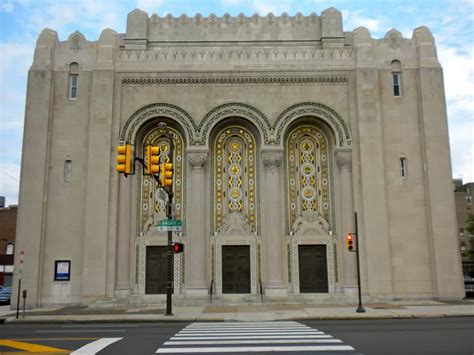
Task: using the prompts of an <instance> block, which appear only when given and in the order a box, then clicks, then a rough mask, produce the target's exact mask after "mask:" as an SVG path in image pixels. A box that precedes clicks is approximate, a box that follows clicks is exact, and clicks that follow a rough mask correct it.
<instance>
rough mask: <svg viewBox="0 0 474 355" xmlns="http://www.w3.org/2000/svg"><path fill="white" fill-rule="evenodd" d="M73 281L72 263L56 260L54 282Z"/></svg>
mask: <svg viewBox="0 0 474 355" xmlns="http://www.w3.org/2000/svg"><path fill="white" fill-rule="evenodd" d="M70 279H71V261H70V260H56V261H55V265H54V281H69V280H70Z"/></svg>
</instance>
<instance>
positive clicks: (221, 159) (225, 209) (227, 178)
mask: <svg viewBox="0 0 474 355" xmlns="http://www.w3.org/2000/svg"><path fill="white" fill-rule="evenodd" d="M255 149H256V145H255V138H254V137H253V135H252V134H251V133H250V132H249V131H248V130H246V129H245V128H243V127H230V128H226V129H224V130H223V131H221V132H220V133H219V134H218V135H217V138H216V141H215V147H214V152H215V154H214V167H215V172H214V174H215V185H214V196H215V213H214V226H215V229H216V230H217V229H218V228H219V227H220V225H221V223H222V220H223V218H224V217H225V216H226V215H227V214H229V213H235V212H236V213H242V214H243V215H244V216H246V217H247V219H248V221H249V223H250V225H251V226H252V228H253V230H254V231H256V230H257V229H256V227H257V217H256V212H255V211H256V180H255V173H256V169H255V167H256V152H255Z"/></svg>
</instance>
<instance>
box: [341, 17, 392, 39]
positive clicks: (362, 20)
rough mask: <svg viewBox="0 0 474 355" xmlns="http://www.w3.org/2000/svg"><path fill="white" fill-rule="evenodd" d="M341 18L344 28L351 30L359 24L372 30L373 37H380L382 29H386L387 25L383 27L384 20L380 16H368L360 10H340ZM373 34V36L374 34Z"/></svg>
mask: <svg viewBox="0 0 474 355" xmlns="http://www.w3.org/2000/svg"><path fill="white" fill-rule="evenodd" d="M341 12H342V19H343V21H344V29H345V30H346V31H352V30H353V29H354V28H357V27H359V26H364V27H367V29H368V30H369V31H370V32H372V36H373V37H380V36H381V35H382V34H384V33H381V31H382V30H384V29H386V30H388V26H387V27H385V25H384V24H385V23H386V20H385V18H384V17H382V16H378V17H368V16H364V15H363V11H362V10H356V11H348V10H342V11H341ZM374 34H375V36H374Z"/></svg>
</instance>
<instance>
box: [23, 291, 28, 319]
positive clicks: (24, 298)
mask: <svg viewBox="0 0 474 355" xmlns="http://www.w3.org/2000/svg"><path fill="white" fill-rule="evenodd" d="M27 295H28V291H26V290H23V318H25V308H26V296H27Z"/></svg>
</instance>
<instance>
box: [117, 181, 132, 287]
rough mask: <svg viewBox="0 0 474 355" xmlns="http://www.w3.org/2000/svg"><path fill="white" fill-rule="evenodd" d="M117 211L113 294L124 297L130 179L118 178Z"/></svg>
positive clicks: (127, 269)
mask: <svg viewBox="0 0 474 355" xmlns="http://www.w3.org/2000/svg"><path fill="white" fill-rule="evenodd" d="M119 185H120V187H119V211H118V237H117V259H116V260H117V264H116V267H117V270H116V275H117V278H116V283H115V293H116V295H119V296H125V295H128V294H129V293H130V222H131V215H130V209H131V192H132V179H131V177H130V176H129V177H128V178H125V177H124V176H123V175H121V176H120V178H119Z"/></svg>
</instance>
